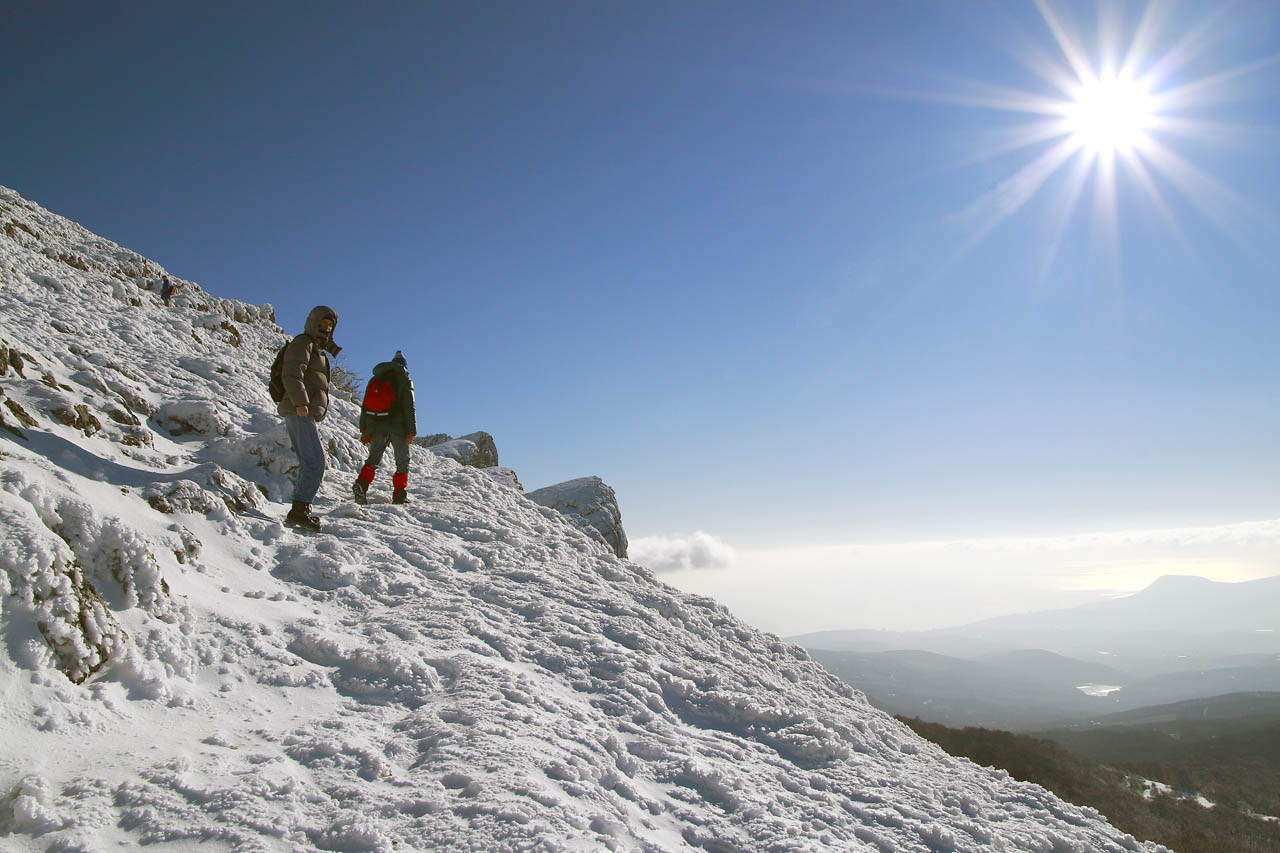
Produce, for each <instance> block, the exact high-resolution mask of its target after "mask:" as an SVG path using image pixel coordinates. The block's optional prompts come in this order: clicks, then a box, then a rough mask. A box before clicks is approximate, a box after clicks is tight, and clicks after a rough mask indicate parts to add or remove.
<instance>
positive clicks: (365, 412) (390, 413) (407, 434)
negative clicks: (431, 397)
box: [351, 350, 418, 504]
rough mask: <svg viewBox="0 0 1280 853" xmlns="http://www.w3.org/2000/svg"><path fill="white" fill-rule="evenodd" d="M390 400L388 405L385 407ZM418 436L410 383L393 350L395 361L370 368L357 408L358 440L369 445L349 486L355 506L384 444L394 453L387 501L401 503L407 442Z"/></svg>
mask: <svg viewBox="0 0 1280 853" xmlns="http://www.w3.org/2000/svg"><path fill="white" fill-rule="evenodd" d="M388 397H390V405H389V406H388V405H386V403H387V400H388ZM417 433H418V416H417V412H416V411H415V410H414V405H413V380H412V379H410V378H409V370H408V367H407V365H406V364H405V360H404V353H402V352H400V350H396V355H395V358H393V359H391V361H384V362H382V363H381V364H378V365H377V366H375V367H374V368H373V378H372V379H370V380H369V386H368V387H367V388H366V389H365V394H364V404H363V405H362V406H361V407H360V440H361V441H363V442H364V443H365V444H367V445H369V458H368V459H366V460H365V463H364V467H362V468H361V469H360V476H359V477H357V478H356V481H355V482H354V483H352V484H351V492H352V494H354V495H355V498H356V503H360V504H362V503H364V502H365V495H366V494H368V492H369V484H370V483H372V482H373V477H374V475H375V474H377V473H378V463H379V462H381V461H382V454H383V452H384V451H385V450H386V449H387V444H388V443H390V444H391V447H392V448H393V449H394V450H395V454H396V473H395V476H393V477H392V478H391V485H392V487H393V488H394V489H395V491H394V492H393V493H392V495H391V502H392V503H397V504H402V503H405V502H406V500H407V499H408V495H407V493H406V491H405V490H406V489H407V488H408V487H409V443H410V442H411V441H413V437H414V436H415V435H417Z"/></svg>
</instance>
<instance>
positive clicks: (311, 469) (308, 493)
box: [284, 415, 324, 504]
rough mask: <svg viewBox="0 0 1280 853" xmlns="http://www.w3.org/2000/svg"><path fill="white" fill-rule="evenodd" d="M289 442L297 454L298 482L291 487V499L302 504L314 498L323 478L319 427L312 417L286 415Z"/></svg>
mask: <svg viewBox="0 0 1280 853" xmlns="http://www.w3.org/2000/svg"><path fill="white" fill-rule="evenodd" d="M284 423H285V426H287V427H288V428H289V442H290V443H291V444H292V445H293V452H294V453H296V454H298V482H297V484H296V485H295V486H294V488H293V499H294V500H295V501H299V502H301V503H304V504H309V503H311V502H312V501H313V500H315V497H316V492H318V491H320V481H321V480H322V479H323V478H324V446H323V445H322V444H321V443H320V429H319V427H317V426H316V419H315V418H313V417H305V418H304V417H300V416H298V415H286V416H285V419H284Z"/></svg>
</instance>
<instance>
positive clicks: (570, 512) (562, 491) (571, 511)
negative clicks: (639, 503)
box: [526, 477, 627, 559]
mask: <svg viewBox="0 0 1280 853" xmlns="http://www.w3.org/2000/svg"><path fill="white" fill-rule="evenodd" d="M526 497H528V498H529V500H531V501H533V502H534V503H536V504H541V505H542V506H545V507H550V508H551V509H554V510H557V511H559V512H560V514H561V515H563V516H565V517H566V518H568V519H569V520H570V521H572V522H573V523H574V524H576V525H577V526H578V527H580V528H581V529H582V530H584V531H586V532H587V533H588V534H590V535H591V536H593V537H594V538H597V539H601V540H603V541H604V543H605V544H606V545H608V546H609V550H611V551H612V552H613V553H614V554H617V555H618V556H619V557H622V558H624V559H625V558H626V556H627V534H626V532H625V531H623V529H622V513H621V512H619V510H618V496H617V495H616V494H614V491H613V489H612V488H610V487H609V486H608V485H607V484H606V483H605V482H604V480H601V479H600V478H599V477H580V478H579V479H577V480H569V481H567V482H564V483H557V484H556V485H554V486H547V487H546V488H543V489H538V490H536V491H532V492H528V493H527V494H526Z"/></svg>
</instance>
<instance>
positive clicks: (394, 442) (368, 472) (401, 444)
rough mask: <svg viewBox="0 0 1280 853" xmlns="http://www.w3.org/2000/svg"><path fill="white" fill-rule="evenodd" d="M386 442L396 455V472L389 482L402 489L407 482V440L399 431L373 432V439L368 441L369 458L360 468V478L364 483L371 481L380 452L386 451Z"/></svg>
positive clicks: (380, 460)
mask: <svg viewBox="0 0 1280 853" xmlns="http://www.w3.org/2000/svg"><path fill="white" fill-rule="evenodd" d="M388 443H390V445H391V448H392V450H393V451H395V455H396V474H395V476H394V477H392V478H391V482H392V485H394V486H395V488H397V489H403V488H404V487H405V485H406V484H407V483H408V482H409V442H407V441H405V437H404V436H403V435H400V434H399V433H394V434H393V433H386V432H375V433H374V434H373V440H372V441H370V442H369V458H367V459H366V460H365V461H364V467H363V468H361V469H360V479H361V480H363V481H364V483H365V485H368V484H369V483H372V482H373V475H374V472H375V471H376V469H377V467H378V464H379V463H380V462H382V454H383V453H385V452H386V449H387V444H388Z"/></svg>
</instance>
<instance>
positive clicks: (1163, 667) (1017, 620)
mask: <svg viewBox="0 0 1280 853" xmlns="http://www.w3.org/2000/svg"><path fill="white" fill-rule="evenodd" d="M787 639H789V640H790V641H791V642H794V643H798V644H799V645H801V646H804V647H805V648H808V649H830V650H833V651H864V652H870V651H888V650H892V649H920V650H924V651H931V652H935V653H937V654H943V655H949V656H952V657H959V658H970V659H977V658H980V657H982V656H985V655H993V654H999V653H1001V652H1016V651H1021V650H1024V649H1043V650H1045V651H1050V652H1054V653H1055V654H1058V655H1062V656H1064V657H1071V658H1077V659H1080V660H1085V661H1098V662H1101V663H1106V664H1108V665H1110V666H1113V667H1115V668H1117V669H1120V670H1123V671H1126V672H1129V673H1130V674H1132V675H1134V676H1137V677H1146V676H1152V675H1156V674H1159V673H1163V672H1176V671H1179V670H1185V669H1191V668H1193V667H1197V666H1198V667H1205V668H1207V667H1220V666H1225V665H1230V664H1229V663H1228V659H1230V658H1232V657H1242V656H1257V657H1256V658H1255V659H1254V660H1252V661H1250V663H1254V664H1257V663H1262V662H1263V659H1265V657H1266V656H1269V655H1280V576H1275V577H1269V578H1260V579H1258V580H1253V581H1243V582H1240V583H1222V582H1219V581H1211V580H1206V579H1204V578H1198V577H1184V576H1177V575H1170V576H1164V577H1161V578H1159V579H1157V580H1156V581H1155V582H1154V583H1152V584H1151V585H1150V586H1149V587H1147V588H1146V589H1144V590H1142V591H1141V592H1138V593H1135V594H1133V595H1131V596H1127V597H1125V598H1118V599H1114V600H1111V601H1103V602H1097V603H1094V604H1085V605H1081V606H1079V607H1073V608H1069V609H1063V610H1046V611H1039V612H1035V613H1020V614H1015V615H1010V616H1001V617H996V618H993V619H984V620H982V621H979V622H973V623H970V624H966V625H959V626H956V627H953V628H944V629H937V630H932V631H901V632H892V631H869V630H848V631H822V632H817V633H812V634H803V635H798V636H793V637H788V638H787ZM1244 663H1245V661H1243V660H1241V661H1237V665H1240V664H1244Z"/></svg>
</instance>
